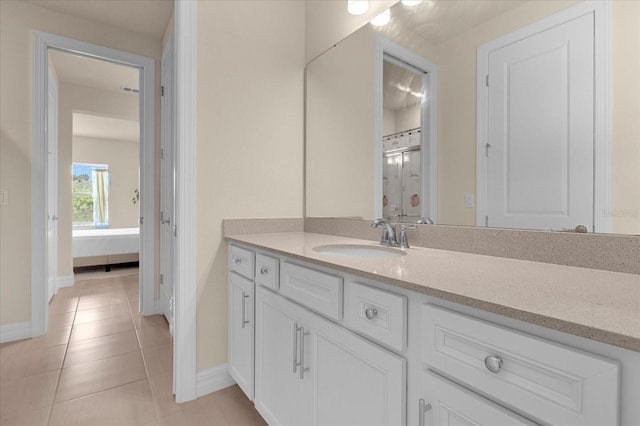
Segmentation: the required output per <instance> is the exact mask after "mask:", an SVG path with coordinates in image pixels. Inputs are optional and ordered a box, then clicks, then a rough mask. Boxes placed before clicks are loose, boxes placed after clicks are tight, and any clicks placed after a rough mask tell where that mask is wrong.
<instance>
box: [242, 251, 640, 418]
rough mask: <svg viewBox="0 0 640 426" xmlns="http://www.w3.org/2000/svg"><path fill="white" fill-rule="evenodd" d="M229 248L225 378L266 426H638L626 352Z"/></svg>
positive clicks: (634, 366) (636, 367)
mask: <svg viewBox="0 0 640 426" xmlns="http://www.w3.org/2000/svg"><path fill="white" fill-rule="evenodd" d="M230 247H231V248H230V257H231V259H230V262H229V265H230V269H231V272H230V280H229V282H230V295H229V303H230V307H229V315H230V316H229V318H230V326H229V332H230V337H229V339H230V348H229V370H230V372H231V374H232V376H233V377H234V379H236V381H237V382H238V384H239V385H240V387H241V388H242V389H243V390H244V391H245V393H247V395H248V396H249V397H250V398H252V397H253V401H254V403H255V406H256V408H257V410H258V411H259V412H260V414H261V415H262V416H263V417H264V419H265V420H266V421H267V422H268V423H269V424H270V425H296V426H298V425H299V426H306V425H309V426H312V425H314V426H316V425H318V426H324V425H326V426H341V425H345V426H346V425H349V426H354V425H367V426H370V425H392V426H396V425H398V426H426V425H429V426H433V425H466V424H469V425H491V426H495V425H532V424H549V425H594V426H596V425H607V426H608V425H612V426H614V425H618V424H622V425H637V424H640V423H639V422H640V417H639V416H638V414H639V413H640V410H639V409H637V407H636V406H635V401H633V399H634V397H633V395H637V392H638V391H640V381H639V380H638V378H639V377H640V362H638V361H640V356H639V355H638V354H637V353H635V352H631V351H627V350H623V349H620V348H616V347H613V346H610V345H605V344H602V343H598V342H591V341H588V340H586V339H581V338H578V337H576V336H570V335H566V334H564V333H559V332H557V331H554V330H550V329H547V328H544V327H539V326H532V325H530V324H527V323H523V322H521V321H517V320H514V319H511V318H506V317H502V316H499V315H496V314H492V313H488V312H485V311H482V310H479V309H474V308H470V307H467V306H463V305H459V304H455V303H452V302H447V301H443V300H441V299H436V298H433V297H430V296H427V295H425V294H422V293H418V292H414V291H411V290H409V289H405V288H401V287H396V286H393V285H387V284H383V283H380V282H379V281H377V280H375V281H374V280H372V279H367V278H364V277H362V276H356V275H353V274H349V273H346V272H343V271H340V270H337V269H332V268H331V267H329V266H327V265H324V266H319V265H316V264H314V263H310V262H305V261H303V260H300V259H298V258H291V257H288V256H285V255H281V254H273V253H272V252H270V251H268V250H266V249H256V250H252V249H246V248H242V247H235V248H234V247H233V245H232V246H230ZM238 249H240V250H243V251H238ZM234 256H235V258H234ZM236 258H239V259H240V260H238V261H236V260H235V259H236ZM252 259H255V265H254V267H255V268H254V270H253V271H254V273H255V278H254V277H253V276H250V277H246V276H241V274H246V273H248V272H247V271H251V270H252V269H251V267H250V266H251V265H250V263H251V262H253V261H254V260H252ZM258 270H260V271H262V273H261V275H260V276H258V273H259V272H258ZM243 271H244V272H243ZM254 295H255V298H254ZM254 300H255V311H254ZM243 302H244V304H243ZM243 309H244V311H243ZM243 324H244V328H243ZM254 327H255V328H254ZM254 330H255V335H254ZM254 342H255V345H254ZM254 354H255V356H254ZM254 384H255V386H254ZM253 389H255V394H254V393H253Z"/></svg>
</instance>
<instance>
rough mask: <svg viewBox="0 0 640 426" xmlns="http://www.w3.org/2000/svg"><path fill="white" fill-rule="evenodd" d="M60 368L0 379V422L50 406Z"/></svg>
mask: <svg viewBox="0 0 640 426" xmlns="http://www.w3.org/2000/svg"><path fill="white" fill-rule="evenodd" d="M59 374H60V370H55V371H49V372H47V373H42V374H38V375H35V376H29V377H25V378H22V379H19V380H13V381H8V380H7V381H5V380H2V381H0V423H3V424H4V419H10V418H16V417H22V416H24V415H28V413H29V412H31V411H33V410H36V409H39V408H44V407H50V406H51V404H52V403H53V399H54V394H55V392H56V384H57V382H58V376H59Z"/></svg>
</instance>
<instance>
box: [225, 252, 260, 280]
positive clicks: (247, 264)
mask: <svg viewBox="0 0 640 426" xmlns="http://www.w3.org/2000/svg"><path fill="white" fill-rule="evenodd" d="M254 262H255V253H254V252H252V251H251V250H247V249H244V248H241V247H238V246H234V245H230V246H229V269H231V270H232V271H233V272H237V273H238V274H240V275H242V276H243V277H247V278H249V279H250V280H252V279H253V271H254Z"/></svg>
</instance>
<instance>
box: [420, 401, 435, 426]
mask: <svg viewBox="0 0 640 426" xmlns="http://www.w3.org/2000/svg"><path fill="white" fill-rule="evenodd" d="M431 408H432V407H431V404H427V403H426V401H425V400H424V399H420V401H418V426H425V424H424V417H425V416H424V415H425V414H426V413H427V411H429V410H431Z"/></svg>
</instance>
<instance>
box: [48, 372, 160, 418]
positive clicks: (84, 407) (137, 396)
mask: <svg viewBox="0 0 640 426" xmlns="http://www.w3.org/2000/svg"><path fill="white" fill-rule="evenodd" d="M153 423H157V420H156V417H155V411H154V407H153V399H152V396H151V390H150V389H149V384H148V383H147V381H146V380H140V381H136V382H133V383H129V384H126V385H123V386H118V387H116V388H113V389H109V390H106V391H103V392H99V393H96V394H93V395H90V396H87V397H85V398H80V399H75V400H73V401H68V402H63V403H60V404H55V405H54V406H53V410H52V412H51V420H50V423H49V425H50V426H58V425H60V426H75V425H77V426H86V425H91V426H102V425H104V426H114V425H118V426H127V425H131V426H134V425H143V424H153Z"/></svg>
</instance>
